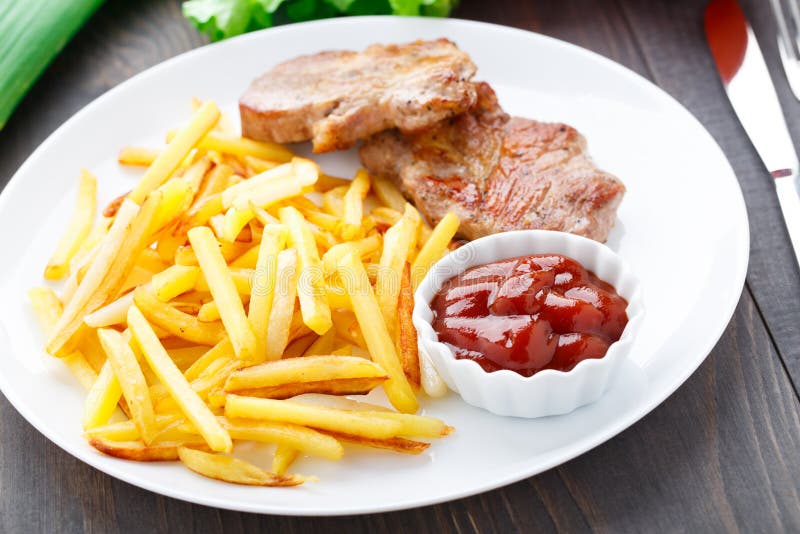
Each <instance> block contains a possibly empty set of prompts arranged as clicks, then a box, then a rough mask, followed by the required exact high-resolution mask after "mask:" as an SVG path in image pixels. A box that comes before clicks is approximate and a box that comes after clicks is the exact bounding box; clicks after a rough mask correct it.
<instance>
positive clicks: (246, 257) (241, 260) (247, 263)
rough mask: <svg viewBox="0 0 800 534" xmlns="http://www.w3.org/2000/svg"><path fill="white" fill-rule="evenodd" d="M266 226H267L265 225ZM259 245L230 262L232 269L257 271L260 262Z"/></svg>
mask: <svg viewBox="0 0 800 534" xmlns="http://www.w3.org/2000/svg"><path fill="white" fill-rule="evenodd" d="M265 226H266V225H265ZM258 248H259V247H258V245H254V246H252V247H250V248H249V249H248V250H247V252H245V253H244V254H242V255H241V256H239V257H238V258H236V259H235V260H234V261H232V262H230V264H229V265H230V268H231V269H255V268H256V263H257V262H258Z"/></svg>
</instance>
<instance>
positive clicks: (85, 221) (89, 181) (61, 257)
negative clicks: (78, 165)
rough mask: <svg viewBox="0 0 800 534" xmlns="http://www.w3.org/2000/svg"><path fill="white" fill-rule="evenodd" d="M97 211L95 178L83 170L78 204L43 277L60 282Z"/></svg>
mask: <svg viewBox="0 0 800 534" xmlns="http://www.w3.org/2000/svg"><path fill="white" fill-rule="evenodd" d="M96 211H97V178H95V177H94V176H93V175H92V173H90V172H89V171H88V170H86V169H83V170H82V171H81V176H80V179H79V182H78V202H77V206H76V207H75V212H74V213H73V214H72V218H71V219H70V221H69V222H68V223H67V226H66V227H65V229H64V234H63V235H62V236H61V239H59V241H58V245H56V250H55V252H53V255H52V256H51V257H50V261H48V262H47V267H45V270H44V277H45V278H47V279H48V280H60V279H61V278H63V277H64V275H66V274H67V270H68V268H69V262H70V260H71V259H72V258H73V256H75V253H76V252H77V251H78V249H79V248H80V246H81V242H82V241H83V240H84V239H86V236H87V235H89V232H90V231H91V229H92V224H93V223H94V217H95V212H96Z"/></svg>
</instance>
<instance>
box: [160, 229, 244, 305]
mask: <svg viewBox="0 0 800 534" xmlns="http://www.w3.org/2000/svg"><path fill="white" fill-rule="evenodd" d="M252 246H253V245H252V244H251V243H240V242H239V241H233V242H230V241H222V242H221V243H220V244H219V251H220V252H221V253H222V257H223V258H225V261H226V262H227V263H232V262H234V261H236V259H237V258H239V256H241V255H242V254H244V253H245V252H247V251H248V250H250V248H251V247H252ZM175 263H176V264H178V265H198V263H197V255H195V253H194V250H193V249H192V247H191V246H184V247H180V248H179V249H178V250H176V251H175ZM201 274H202V273H201ZM252 274H253V270H252V269H231V276H233V278H234V280H233V281H234V283H235V284H236V288H237V290H238V291H239V293H240V294H242V295H248V294H250V275H252ZM238 275H242V276H244V280H240V279H239V278H241V277H240V276H238ZM240 283H243V285H241V286H240V285H239V284H240ZM195 289H196V290H198V291H208V283H207V282H206V279H205V278H204V277H203V276H200V278H198V279H197V286H196V287H195Z"/></svg>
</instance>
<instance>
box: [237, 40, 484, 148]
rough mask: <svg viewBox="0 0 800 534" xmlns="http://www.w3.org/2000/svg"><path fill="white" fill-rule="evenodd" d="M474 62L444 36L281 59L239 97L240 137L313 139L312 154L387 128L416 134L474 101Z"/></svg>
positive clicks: (345, 145)
mask: <svg viewBox="0 0 800 534" xmlns="http://www.w3.org/2000/svg"><path fill="white" fill-rule="evenodd" d="M473 74H475V65H474V64H473V63H472V61H471V60H470V58H469V56H468V55H467V54H466V53H464V52H462V51H461V50H459V49H458V48H457V47H456V45H455V44H454V43H452V42H451V41H449V40H447V39H438V40H435V41H415V42H413V43H408V44H402V45H373V46H370V47H369V48H367V49H366V50H364V51H363V52H351V51H328V52H320V53H318V54H313V55H308V56H301V57H298V58H295V59H292V60H290V61H287V62H285V63H281V64H280V65H278V66H277V67H275V68H274V69H272V70H271V71H269V72H267V73H266V74H264V75H262V76H261V77H260V78H258V79H256V80H255V81H253V83H252V84H251V85H250V87H249V88H248V89H247V91H246V92H245V93H244V95H242V97H241V98H240V100H239V112H240V114H241V118H242V134H243V135H244V136H245V137H250V138H252V139H256V140H261V141H274V142H277V143H294V142H299V141H307V140H309V139H311V140H313V142H314V152H329V151H331V150H341V149H346V148H349V147H351V146H352V145H353V144H355V142H356V141H357V140H358V139H362V138H365V137H367V136H369V135H371V134H374V133H376V132H380V131H382V130H386V129H389V128H397V129H399V130H400V131H402V132H406V133H409V132H418V131H421V130H424V129H425V128H428V127H430V126H432V125H434V124H436V123H437V122H438V121H440V120H442V119H446V118H448V117H452V116H454V115H457V114H459V113H463V112H464V111H466V110H467V109H469V108H470V107H471V106H472V105H473V104H474V103H475V98H476V96H475V88H474V85H473V84H472V83H470V81H469V80H470V79H471V78H472V76H473Z"/></svg>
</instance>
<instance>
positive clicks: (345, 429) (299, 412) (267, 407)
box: [225, 395, 403, 439]
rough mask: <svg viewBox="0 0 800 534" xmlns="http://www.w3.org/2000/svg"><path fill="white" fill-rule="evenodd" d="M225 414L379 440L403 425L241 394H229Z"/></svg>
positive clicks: (395, 432)
mask: <svg viewBox="0 0 800 534" xmlns="http://www.w3.org/2000/svg"><path fill="white" fill-rule="evenodd" d="M225 416H226V417H228V418H231V417H244V418H248V419H260V420H265V421H275V422H283V423H295V424H300V425H303V426H310V427H312V428H317V429H321V430H330V431H333V432H342V433H349V434H352V435H356V436H363V437H365V438H376V439H383V438H392V437H395V436H397V435H398V434H399V433H400V430H401V429H402V428H403V425H402V423H401V422H400V421H392V420H389V419H384V418H382V417H370V416H365V415H362V414H360V413H358V412H348V411H345V410H335V409H333V408H324V407H321V406H308V405H305V404H299V403H296V402H291V401H286V400H274V399H259V398H255V397H242V396H239V395H228V396H227V400H226V402H225Z"/></svg>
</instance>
